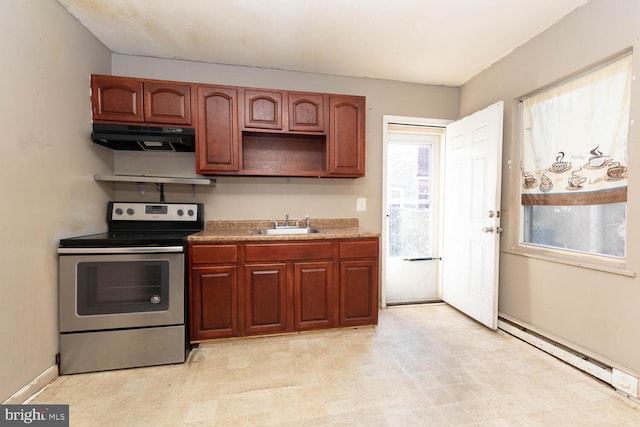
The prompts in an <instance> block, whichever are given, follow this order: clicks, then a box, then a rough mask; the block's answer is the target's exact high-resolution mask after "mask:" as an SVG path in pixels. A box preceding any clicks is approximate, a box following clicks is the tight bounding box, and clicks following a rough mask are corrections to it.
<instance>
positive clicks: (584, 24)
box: [460, 0, 640, 374]
mask: <svg viewBox="0 0 640 427" xmlns="http://www.w3.org/2000/svg"><path fill="white" fill-rule="evenodd" d="M629 47H632V48H633V49H634V51H635V53H634V61H633V62H634V65H633V70H634V75H636V76H638V75H639V74H640V52H639V50H640V2H638V1H629V0H592V1H590V2H589V3H587V4H586V5H585V6H583V7H581V8H579V9H577V10H576V11H574V13H572V14H571V15H569V16H568V17H566V18H565V19H563V20H562V21H561V22H560V23H558V24H557V25H555V26H554V27H552V28H550V29H549V30H547V31H545V32H544V33H542V34H541V35H539V36H538V37H536V38H535V39H533V40H531V41H529V42H528V43H526V44H525V45H524V46H522V47H520V48H519V49H517V50H515V51H514V52H513V53H512V54H510V55H508V56H507V57H506V58H504V59H502V60H501V61H499V62H497V63H496V64H494V65H493V66H492V67H490V68H489V69H487V70H486V71H484V72H482V73H481V74H479V75H478V76H476V77H474V78H473V79H472V80H471V81H470V82H468V83H467V84H465V85H464V86H463V87H462V88H461V92H460V111H461V116H464V115H467V114H469V113H471V112H473V111H475V110H478V109H480V108H482V107H484V106H486V105H489V104H491V103H493V102H496V101H498V100H503V101H504V102H505V126H504V137H505V139H504V155H503V159H504V162H505V163H504V169H503V176H504V179H503V197H502V200H503V206H502V209H503V213H504V215H503V225H504V226H505V229H506V230H505V233H503V237H502V248H503V249H506V250H509V248H511V247H512V246H513V245H514V244H515V243H516V242H517V238H518V212H519V201H518V198H519V189H518V185H519V169H518V167H517V165H518V164H519V163H518V162H519V158H518V154H517V153H518V152H517V147H518V144H519V139H518V127H517V125H516V124H515V116H516V115H517V109H516V107H515V104H514V99H515V98H517V97H519V96H521V95H524V94H526V93H528V92H530V91H533V90H535V89H537V88H540V87H542V86H545V85H547V84H549V83H551V82H554V81H556V80H558V79H561V78H563V77H565V76H567V75H570V74H572V73H574V72H576V71H578V70H581V69H583V68H584V67H587V66H589V65H591V64H595V63H597V62H598V61H601V60H603V59H605V58H607V57H609V56H611V55H613V54H615V53H617V52H620V51H623V50H625V49H627V48H629ZM631 110H632V111H631V119H632V121H633V122H635V124H633V125H632V126H631V127H630V135H629V171H630V172H629V176H630V179H629V186H628V210H627V260H626V267H625V268H626V269H627V270H629V271H631V272H634V273H639V272H640V244H639V243H638V242H640V227H639V226H638V225H639V224H638V222H637V221H636V218H637V217H638V214H639V213H640V185H638V181H637V179H636V178H637V176H636V174H635V173H634V171H636V170H640V153H639V152H638V142H640V129H639V128H638V124H640V87H639V86H638V80H637V79H636V80H634V82H633V85H632V98H631ZM508 160H511V162H512V164H513V165H514V166H513V168H509V167H508V164H507V161H508ZM500 262H501V268H500V274H501V279H500V300H499V309H500V311H501V312H502V313H504V314H507V315H510V316H512V317H514V318H516V319H518V320H520V321H524V322H526V323H529V324H530V325H533V326H534V327H536V328H538V329H540V330H542V331H545V332H546V333H550V334H552V335H554V336H556V337H558V338H560V339H562V340H566V341H568V342H569V343H571V344H573V345H576V346H578V347H580V348H583V349H585V350H587V351H588V352H590V353H592V354H594V355H596V356H597V357H598V358H600V359H602V360H604V361H606V362H610V363H612V364H614V365H617V366H618V367H619V368H623V369H625V370H628V371H631V372H632V373H634V372H635V373H636V374H638V373H640V340H638V336H639V333H640V332H639V329H638V328H639V326H640V279H639V278H637V277H627V276H624V275H619V274H612V273H607V272H603V271H596V270H590V269H585V268H581V267H577V266H571V265H565V264H559V263H557V262H551V261H545V260H539V259H534V258H531V257H523V256H520V255H514V254H512V253H506V252H503V253H502V255H501V259H500Z"/></svg>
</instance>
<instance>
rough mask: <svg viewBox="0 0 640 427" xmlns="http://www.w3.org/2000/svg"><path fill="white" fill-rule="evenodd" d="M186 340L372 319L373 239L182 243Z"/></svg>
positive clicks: (375, 287) (374, 302) (375, 284)
mask: <svg viewBox="0 0 640 427" xmlns="http://www.w3.org/2000/svg"><path fill="white" fill-rule="evenodd" d="M189 270H190V272H191V273H190V274H191V276H190V279H191V281H190V286H189V289H190V318H191V326H192V327H191V340H192V342H197V341H202V340H206V339H212V338H221V337H229V336H245V335H262V334H273V333H281V332H293V331H302V330H314V329H323V328H333V327H345V326H360V325H375V324H376V323H377V321H378V314H377V308H378V239H377V238H367V239H350V240H340V239H338V240H319V241H278V242H258V241H248V242H237V243H218V244H190V245H189Z"/></svg>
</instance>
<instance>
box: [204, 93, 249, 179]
mask: <svg viewBox="0 0 640 427" xmlns="http://www.w3.org/2000/svg"><path fill="white" fill-rule="evenodd" d="M196 92H197V95H196V96H197V109H198V123H197V127H196V172H198V173H200V174H211V173H216V172H224V173H237V172H238V168H239V157H238V150H239V146H240V140H239V138H238V132H239V129H238V89H236V88H233V87H225V86H210V85H199V86H197V88H196Z"/></svg>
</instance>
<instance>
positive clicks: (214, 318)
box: [190, 266, 238, 341]
mask: <svg viewBox="0 0 640 427" xmlns="http://www.w3.org/2000/svg"><path fill="white" fill-rule="evenodd" d="M190 289H191V304H190V307H191V340H192V341H197V340H202V339H208V338H219V337H230V336H235V335H237V334H238V305H237V301H238V297H237V269H236V267H235V266H215V267H197V268H194V269H192V276H191V288H190Z"/></svg>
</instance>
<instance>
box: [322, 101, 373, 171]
mask: <svg viewBox="0 0 640 427" xmlns="http://www.w3.org/2000/svg"><path fill="white" fill-rule="evenodd" d="M364 117H365V98H364V97H361V96H342V95H332V96H331V98H330V101H329V174H330V175H344V176H345V177H347V176H348V177H358V176H364V170H365V152H364V150H365V138H364V133H365V127H364V123H365V121H364Z"/></svg>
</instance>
